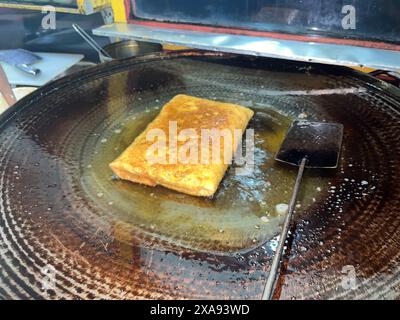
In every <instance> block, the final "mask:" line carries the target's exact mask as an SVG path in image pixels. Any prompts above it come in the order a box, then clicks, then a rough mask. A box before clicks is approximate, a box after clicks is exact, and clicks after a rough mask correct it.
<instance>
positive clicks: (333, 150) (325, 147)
mask: <svg viewBox="0 0 400 320" xmlns="http://www.w3.org/2000/svg"><path fill="white" fill-rule="evenodd" d="M342 139H343V125H342V124H339V123H327V122H312V121H295V122H293V124H292V126H291V127H290V128H289V130H288V132H287V134H286V137H285V140H284V141H283V143H282V145H281V148H280V149H279V151H278V153H277V154H276V156H275V160H277V161H281V162H285V163H288V164H291V165H295V166H298V165H299V164H300V162H301V160H302V159H303V158H306V159H307V162H306V167H307V168H336V167H337V165H338V161H339V154H340V148H341V145H342Z"/></svg>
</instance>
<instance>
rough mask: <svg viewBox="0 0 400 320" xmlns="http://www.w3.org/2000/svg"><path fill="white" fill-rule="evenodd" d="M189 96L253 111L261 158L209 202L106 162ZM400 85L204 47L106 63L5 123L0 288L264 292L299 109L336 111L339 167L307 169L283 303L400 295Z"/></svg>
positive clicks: (86, 292)
mask: <svg viewBox="0 0 400 320" xmlns="http://www.w3.org/2000/svg"><path fill="white" fill-rule="evenodd" d="M179 93H185V94H190V95H194V96H199V97H203V98H210V99H216V100H219V101H227V102H234V103H239V104H242V105H245V106H248V107H250V108H253V109H254V111H256V114H255V116H254V118H253V120H252V121H251V123H250V124H249V128H252V129H254V132H255V144H256V145H255V160H256V161H255V166H254V171H253V173H252V174H251V175H249V176H237V175H236V174H235V168H234V167H232V168H231V169H230V170H229V171H228V173H227V174H226V176H225V178H224V180H223V182H222V183H221V186H220V188H219V190H218V191H217V194H216V196H215V197H214V198H213V199H203V198H196V197H191V196H187V195H183V194H179V193H177V192H174V191H170V190H168V189H165V188H162V187H156V188H150V187H145V186H140V185H137V184H133V183H130V182H125V181H119V180H115V179H114V178H113V177H112V173H111V171H110V170H109V168H108V163H109V162H110V161H111V160H112V159H114V158H115V157H116V156H117V155H118V154H119V153H120V152H121V151H122V150H123V149H124V148H125V147H126V146H127V145H129V144H130V143H131V142H132V140H133V139H134V137H135V136H136V135H137V134H138V133H140V132H141V131H142V130H143V129H144V127H145V126H146V124H147V123H148V122H149V121H151V119H153V118H154V116H155V115H156V114H157V112H158V111H159V108H160V107H161V106H162V105H163V104H164V103H165V102H167V101H168V100H169V99H171V98H172V97H173V96H174V95H176V94H179ZM399 112H400V92H399V90H397V89H395V88H394V87H390V86H388V85H385V84H384V83H382V82H379V81H377V80H374V79H373V78H371V77H369V76H366V75H362V74H360V73H358V72H355V71H351V70H350V69H347V68H342V67H330V66H322V65H316V64H306V63H297V62H288V61H280V60H272V59H261V58H252V57H243V56H235V55H225V54H218V53H206V52H202V53H200V52H183V53H177V54H169V55H165V54H164V55H154V56H147V57H140V58H135V59H129V60H123V61H116V62H111V63H107V64H104V65H101V66H98V67H94V68H92V69H88V70H84V71H82V72H79V73H76V74H72V75H70V76H68V77H66V78H63V79H60V80H58V81H55V82H53V83H50V84H48V85H46V86H45V87H43V88H41V89H39V90H37V91H35V92H34V93H33V94H31V95H29V96H28V97H26V98H25V99H23V100H21V101H20V102H18V103H17V104H16V105H15V106H13V107H12V108H11V109H10V110H8V111H7V112H6V113H4V114H2V115H1V119H0V146H1V148H0V298H230V299H234V298H248V299H259V298H260V297H261V294H262V290H263V284H264V282H265V279H266V276H267V274H268V270H269V266H270V263H271V258H272V256H273V250H274V248H275V246H276V237H275V236H276V235H277V234H278V232H279V225H280V223H281V222H282V217H281V216H280V215H279V214H278V213H277V212H276V211H275V206H276V205H277V204H279V203H287V201H288V198H289V196H290V190H291V188H292V184H293V181H294V173H293V171H292V170H291V168H287V167H285V166H284V165H278V164H276V163H275V162H274V161H273V155H274V153H275V152H276V150H277V149H278V148H279V145H280V143H281V141H282V139H283V137H284V135H285V132H286V130H287V128H288V126H289V125H290V123H291V122H292V121H293V120H295V119H304V118H306V119H309V120H316V121H331V122H338V123H342V124H343V125H344V140H343V148H342V153H341V158H340V163H339V167H338V169H337V170H328V172H325V171H324V172H314V171H312V172H311V171H310V172H307V171H306V173H305V180H304V188H302V189H303V191H302V194H301V195H300V198H299V200H300V203H301V205H300V206H299V207H298V208H297V210H296V214H295V218H294V220H295V222H296V223H295V228H294V229H293V230H292V238H291V241H290V243H289V245H288V252H287V255H286V263H285V267H284V268H283V270H282V272H283V273H284V276H283V277H281V282H280V283H279V290H278V293H277V296H276V298H277V297H280V298H281V299H292V298H295V299H314V298H316V299H319V298H398V297H399V296H400V292H399V289H400V232H399V226H400V207H399V203H400V184H399V181H400V179H399V178H400V177H399V176H400V170H399V169H400V138H399V137H400V114H399Z"/></svg>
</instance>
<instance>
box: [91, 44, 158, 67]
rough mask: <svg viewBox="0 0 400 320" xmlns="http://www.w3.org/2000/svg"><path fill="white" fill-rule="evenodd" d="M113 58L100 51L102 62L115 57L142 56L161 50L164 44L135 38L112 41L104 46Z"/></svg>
mask: <svg viewBox="0 0 400 320" xmlns="http://www.w3.org/2000/svg"><path fill="white" fill-rule="evenodd" d="M103 50H104V51H106V52H107V53H108V54H109V55H110V56H111V58H109V57H106V56H104V55H103V54H101V53H99V58H100V61H101V62H107V61H111V60H114V59H124V58H130V57H136V56H141V55H144V54H148V53H154V52H159V51H161V50H162V45H161V44H159V43H152V42H143V41H135V40H124V41H121V42H115V43H110V44H108V45H106V46H105V47H104V48H103Z"/></svg>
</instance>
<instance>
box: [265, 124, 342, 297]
mask: <svg viewBox="0 0 400 320" xmlns="http://www.w3.org/2000/svg"><path fill="white" fill-rule="evenodd" d="M342 138H343V125H341V124H338V123H325V122H311V121H295V122H294V123H293V124H292V126H291V127H290V128H289V131H288V132H287V134H286V137H285V140H284V141H283V143H282V145H281V148H280V149H279V151H278V153H277V154H276V156H275V160H277V161H281V162H284V163H288V164H291V165H295V166H298V167H299V169H298V170H299V171H298V174H297V178H296V182H295V185H294V189H293V194H292V198H291V199H290V203H289V208H288V212H287V214H286V218H285V222H284V224H283V228H282V231H281V234H280V237H279V242H278V246H277V248H276V252H275V256H274V259H273V260H272V266H271V271H270V273H269V275H268V279H267V282H266V284H265V287H264V292H263V296H262V299H263V300H269V299H271V298H272V296H273V292H274V290H275V283H276V280H277V277H278V274H279V273H278V271H279V266H280V261H281V257H282V252H283V247H284V244H285V241H286V238H287V233H288V230H289V225H290V221H291V219H292V215H293V210H294V207H295V205H296V199H297V194H298V192H299V189H300V182H301V178H302V176H303V172H304V168H336V167H337V164H338V160H339V153H340V148H341V145H342Z"/></svg>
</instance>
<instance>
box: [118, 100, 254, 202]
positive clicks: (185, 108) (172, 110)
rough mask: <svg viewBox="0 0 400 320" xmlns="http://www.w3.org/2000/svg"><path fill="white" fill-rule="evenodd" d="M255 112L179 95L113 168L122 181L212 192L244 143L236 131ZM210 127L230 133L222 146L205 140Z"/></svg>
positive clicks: (197, 192)
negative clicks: (237, 136)
mask: <svg viewBox="0 0 400 320" xmlns="http://www.w3.org/2000/svg"><path fill="white" fill-rule="evenodd" d="M253 114H254V112H253V111H252V110H250V109H248V108H245V107H242V106H239V105H235V104H230V103H223V102H218V101H212V100H207V99H201V98H196V97H192V96H188V95H182V94H180V95H177V96H175V97H174V98H173V99H172V100H170V101H169V102H168V103H167V104H165V105H164V107H163V108H162V110H161V112H160V113H159V115H158V116H157V117H156V118H155V119H154V120H153V121H152V122H151V123H150V124H149V125H148V126H147V128H146V129H145V130H144V131H143V132H142V133H141V134H140V135H139V136H138V137H137V138H136V139H135V140H134V141H133V143H132V144H131V145H130V146H129V147H128V148H127V149H126V150H125V151H124V152H123V153H122V154H121V155H120V156H119V157H118V158H117V159H115V160H114V161H113V162H111V163H110V167H111V169H112V170H113V171H114V173H115V174H116V175H117V176H118V177H120V178H121V179H125V180H129V181H133V182H138V183H141V184H145V185H149V186H156V185H162V186H164V187H167V188H169V189H173V190H176V191H179V192H183V193H186V194H190V195H194V196H212V195H214V193H215V191H216V190H217V188H218V185H219V183H220V182H221V180H222V178H223V176H224V174H225V171H226V169H227V168H228V166H229V163H230V161H231V160H232V158H233V155H234V153H235V151H236V149H237V147H238V144H239V142H240V139H237V138H235V134H234V130H237V129H238V130H241V132H244V130H245V129H246V126H247V124H248V122H249V120H250V119H251V117H252V116H253ZM171 123H172V124H173V125H172V126H171ZM185 129H186V130H185ZM210 129H217V131H218V130H220V131H218V132H221V130H222V131H224V132H225V134H228V135H227V136H223V137H222V138H221V140H220V143H219V144H213V143H211V142H212V139H210V140H206V141H208V142H210V143H204V139H202V138H203V136H202V135H203V133H204V132H206V131H207V130H210ZM182 130H185V131H186V132H185V131H182ZM161 133H165V134H164V135H162V134H161ZM229 135H231V137H232V138H231V139H229ZM155 137H156V138H158V139H156V142H157V143H158V145H157V147H156V146H155V145H154V144H155V140H154V138H155ZM208 137H209V136H208ZM196 142H197V144H196ZM215 150H217V151H219V152H217V153H213V152H215ZM188 154H189V156H188ZM196 155H197V156H196ZM215 155H216V156H215ZM188 159H189V160H188ZM155 160H156V161H155Z"/></svg>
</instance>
